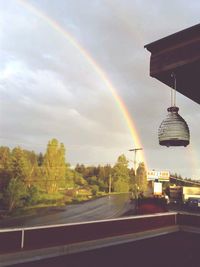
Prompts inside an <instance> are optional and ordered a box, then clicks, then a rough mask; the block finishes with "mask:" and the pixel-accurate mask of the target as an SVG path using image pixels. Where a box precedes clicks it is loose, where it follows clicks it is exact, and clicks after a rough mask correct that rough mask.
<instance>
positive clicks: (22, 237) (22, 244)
mask: <svg viewBox="0 0 200 267" xmlns="http://www.w3.org/2000/svg"><path fill="white" fill-rule="evenodd" d="M24 232H25V231H24V229H22V236H21V249H23V248H24Z"/></svg>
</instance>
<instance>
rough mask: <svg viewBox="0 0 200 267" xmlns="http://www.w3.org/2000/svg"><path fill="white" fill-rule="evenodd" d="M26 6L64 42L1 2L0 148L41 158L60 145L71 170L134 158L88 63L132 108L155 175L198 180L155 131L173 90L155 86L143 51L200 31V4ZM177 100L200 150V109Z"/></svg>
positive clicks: (21, 9) (18, 7)
mask: <svg viewBox="0 0 200 267" xmlns="http://www.w3.org/2000/svg"><path fill="white" fill-rule="evenodd" d="M29 3H30V4H33V5H34V6H35V7H36V8H37V9H38V10H39V12H43V14H45V15H46V16H48V17H49V18H51V19H52V21H56V22H57V23H58V24H59V25H60V26H61V27H62V29H63V30H65V31H66V33H67V34H61V33H59V32H58V31H56V30H55V28H53V27H51V26H50V25H49V24H48V22H47V21H45V19H42V18H41V17H39V16H37V15H36V14H34V13H33V12H31V11H30V10H29V9H27V8H26V7H25V5H23V4H20V2H13V1H4V2H1V4H0V5H1V8H0V29H1V30H0V104H1V107H0V116H1V125H0V127H1V135H0V138H1V142H2V144H5V145H10V146H14V145H16V144H20V145H22V146H26V147H27V148H29V149H35V150H37V151H38V152H39V151H41V150H42V151H44V149H45V146H46V144H47V141H48V140H49V139H50V138H52V137H56V138H58V139H59V140H60V141H62V142H64V143H65V145H66V147H67V148H68V153H69V160H70V161H72V162H73V164H75V163H76V162H99V163H101V162H103V161H105V162H110V161H112V162H113V161H114V160H115V159H116V158H117V156H118V155H119V154H120V153H127V150H128V149H129V148H130V146H132V145H133V141H132V137H131V135H130V132H129V130H128V127H127V125H126V123H125V120H124V117H123V115H122V113H121V112H120V110H119V107H118V106H117V104H116V102H115V100H114V99H113V97H112V94H111V92H110V90H109V89H108V88H107V86H106V83H105V80H103V79H102V77H100V76H99V74H98V73H97V71H96V69H95V67H94V66H93V65H91V61H90V59H89V58H90V57H91V58H92V59H93V60H94V62H95V64H97V65H98V66H99V67H100V68H102V70H103V71H104V73H105V74H106V75H107V78H109V79H110V81H111V82H112V84H113V87H114V88H115V90H116V92H117V93H118V94H119V96H120V97H121V98H122V99H123V102H124V103H125V105H126V106H127V109H128V110H129V113H130V114H131V116H132V118H133V120H134V122H135V125H136V128H137V131H138V133H139V136H140V139H141V142H142V145H143V148H144V152H145V154H146V157H147V160H148V162H149V167H150V168H154V169H156V168H157V169H170V170H174V171H176V172H179V173H181V172H182V173H183V174H185V175H187V176H190V173H195V175H197V173H198V171H194V166H192V164H191V162H190V161H188V153H189V152H188V151H187V150H181V149H177V150H173V149H168V150H167V149H164V148H162V147H160V146H159V145H158V141H157V129H158V127H159V125H160V123H161V121H162V120H163V119H164V118H165V116H166V114H167V111H166V109H167V107H168V106H169V105H170V90H169V88H167V87H166V86H165V85H163V84H162V83H160V82H158V81H157V80H155V79H152V78H150V77H149V57H150V54H149V53H148V52H147V51H146V50H145V49H144V47H143V46H144V45H145V44H147V43H149V42H151V41H154V40H156V39H159V38H162V37H164V36H166V35H168V34H171V33H173V32H176V31H178V30H181V29H183V28H185V27H189V26H192V25H193V24H195V23H197V22H198V20H199V14H198V10H199V8H198V7H199V1H196V0H195V1H192V3H190V5H189V6H188V3H187V2H186V1H185V0H184V1H180V0H176V1H173V5H172V4H171V3H169V2H166V1H158V0H156V1H138V0H135V1H130V0H125V1H119V0H115V1H112V0H109V1H108V0H103V1H102V0H95V1H81V0H77V1H73V0H67V1H64V0H63V1H62V0H60V1H59V4H58V3H57V2H56V1H51V2H49V1H46V0H44V1H39V0H38V1H29ZM69 34H70V36H71V37H69ZM70 38H74V40H77V42H78V44H79V46H82V50H80V49H77V47H75V46H74V45H73V44H72V42H71V41H70ZM84 49H85V50H84ZM83 51H86V53H87V55H86V54H84V53H83ZM88 59H89V60H88ZM177 101H178V106H180V114H181V115H182V116H183V117H184V118H185V119H186V121H187V122H188V124H189V125H190V129H191V137H192V143H193V144H194V145H195V146H196V147H199V145H200V141H199V138H198V125H197V123H196V121H198V120H199V106H197V105H196V104H195V103H193V102H192V101H190V100H188V99H186V98H185V97H183V96H179V95H178V96H177ZM183 151H186V153H185V154H184V153H183ZM127 156H128V157H129V154H127ZM196 158H197V161H198V158H199V153H198V151H197V152H196ZM177 159H178V160H177ZM183 166H184V167H183ZM199 175H200V174H199Z"/></svg>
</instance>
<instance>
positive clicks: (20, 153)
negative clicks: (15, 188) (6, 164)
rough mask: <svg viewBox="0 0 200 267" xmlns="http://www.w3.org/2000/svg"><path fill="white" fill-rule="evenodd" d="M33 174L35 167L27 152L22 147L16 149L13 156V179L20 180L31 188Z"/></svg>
mask: <svg viewBox="0 0 200 267" xmlns="http://www.w3.org/2000/svg"><path fill="white" fill-rule="evenodd" d="M32 172H33V166H32V164H31V161H30V160H28V158H27V154H26V153H25V151H24V150H23V149H21V148H20V147H16V148H14V149H13V150H12V154H11V176H12V179H20V180H21V181H22V182H23V183H24V184H26V186H30V179H31V174H32Z"/></svg>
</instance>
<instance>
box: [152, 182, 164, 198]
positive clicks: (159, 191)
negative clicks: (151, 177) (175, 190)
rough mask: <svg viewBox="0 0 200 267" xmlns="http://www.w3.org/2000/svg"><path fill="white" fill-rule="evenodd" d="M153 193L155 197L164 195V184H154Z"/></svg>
mask: <svg viewBox="0 0 200 267" xmlns="http://www.w3.org/2000/svg"><path fill="white" fill-rule="evenodd" d="M153 193H154V196H161V195H162V183H157V182H154V187H153Z"/></svg>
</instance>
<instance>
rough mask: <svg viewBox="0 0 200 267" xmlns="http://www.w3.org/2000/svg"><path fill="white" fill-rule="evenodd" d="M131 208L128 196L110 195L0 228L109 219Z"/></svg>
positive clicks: (8, 222)
mask: <svg viewBox="0 0 200 267" xmlns="http://www.w3.org/2000/svg"><path fill="white" fill-rule="evenodd" d="M131 208H132V207H131V203H130V196H129V194H120V195H111V196H106V197H102V198H98V199H95V200H91V201H88V202H85V203H82V204H75V205H67V206H66V207H64V208H62V209H60V210H58V209H52V210H50V212H49V214H47V215H38V216H37V217H23V218H16V219H13V220H5V221H1V222H0V227H1V228H5V227H6V228H7V227H11V228H13V227H32V226H39V225H51V224H65V223H74V222H84V221H93V220H102V219H111V218H117V217H120V216H122V215H123V214H124V213H126V212H128V211H129V210H130V209H131Z"/></svg>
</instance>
